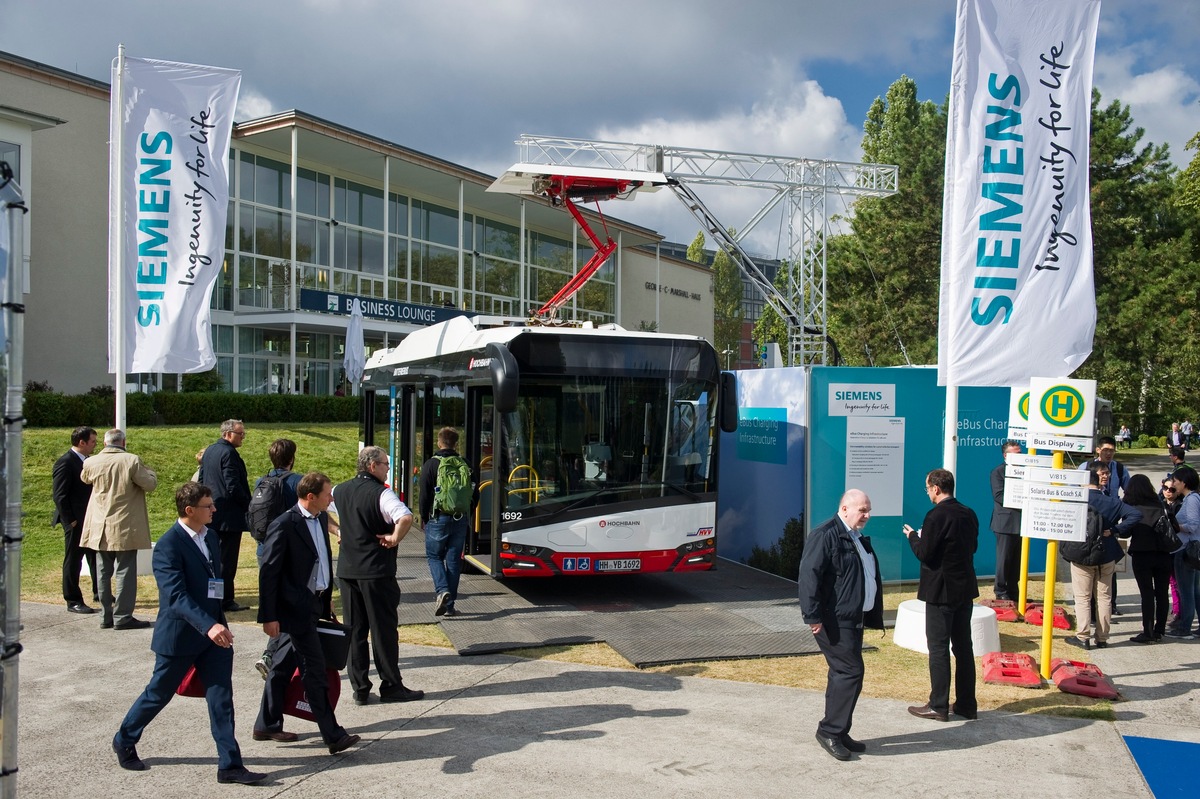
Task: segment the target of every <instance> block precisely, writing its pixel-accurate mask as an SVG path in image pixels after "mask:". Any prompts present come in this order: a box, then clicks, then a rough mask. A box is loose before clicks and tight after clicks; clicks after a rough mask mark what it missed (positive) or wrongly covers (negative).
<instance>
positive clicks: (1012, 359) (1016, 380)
mask: <svg viewBox="0 0 1200 799" xmlns="http://www.w3.org/2000/svg"><path fill="white" fill-rule="evenodd" d="M1099 16H1100V2H1099V0H958V22H957V28H956V31H955V35H954V65H953V70H952V75H951V86H950V111H949V119H948V125H947V134H946V189H945V202H944V205H943V212H942V213H943V221H942V280H941V299H940V319H939V325H938V384H939V385H958V386H1011V385H1017V384H1022V383H1024V382H1026V381H1027V380H1028V379H1029V378H1030V377H1031V376H1033V375H1038V376H1049V377H1060V376H1064V377H1065V376H1066V375H1069V374H1070V373H1071V372H1072V371H1074V369H1075V368H1076V367H1078V366H1079V365H1080V364H1082V363H1083V362H1084V361H1085V360H1087V357H1088V355H1090V354H1091V352H1092V334H1093V333H1094V331H1095V327H1096V298H1095V289H1094V286H1093V282H1092V224H1091V212H1090V209H1089V206H1088V129H1089V124H1090V121H1091V98H1092V59H1093V55H1094V52H1095V43H1096V23H1097V20H1098V18H1099Z"/></svg>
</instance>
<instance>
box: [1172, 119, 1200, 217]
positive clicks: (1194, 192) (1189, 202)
mask: <svg viewBox="0 0 1200 799" xmlns="http://www.w3.org/2000/svg"><path fill="white" fill-rule="evenodd" d="M1186 148H1187V149H1188V150H1195V151H1196V154H1195V155H1193V156H1192V161H1191V163H1189V164H1188V165H1187V169H1185V170H1183V172H1181V173H1180V174H1179V194H1178V195H1177V196H1176V202H1178V203H1179V204H1180V205H1181V206H1183V207H1184V208H1188V209H1190V210H1191V211H1192V212H1194V213H1196V214H1200V133H1197V134H1196V135H1195V136H1193V137H1192V138H1190V139H1189V140H1188V143H1187V145H1186Z"/></svg>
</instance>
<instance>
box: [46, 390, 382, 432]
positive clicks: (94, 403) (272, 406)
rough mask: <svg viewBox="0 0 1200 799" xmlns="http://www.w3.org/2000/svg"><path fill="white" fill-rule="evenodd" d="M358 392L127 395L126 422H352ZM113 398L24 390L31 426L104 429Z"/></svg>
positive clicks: (108, 424)
mask: <svg viewBox="0 0 1200 799" xmlns="http://www.w3.org/2000/svg"><path fill="white" fill-rule="evenodd" d="M360 403H361V400H360V398H359V397H323V396H311V395H308V394H232V393H224V392H190V391H185V392H182V393H174V392H168V391H160V392H157V393H155V394H128V395H126V406H125V407H126V410H125V419H126V421H125V424H126V426H127V427H144V426H148V425H158V424H211V423H215V422H221V421H224V420H225V419H241V420H242V421H244V422H353V421H356V420H357V419H358V416H359V406H360ZM114 410H115V400H114V399H113V397H111V396H109V397H98V396H94V395H91V394H78V395H66V394H58V393H54V392H46V391H35V392H30V393H27V394H26V395H25V420H26V421H25V423H26V425H28V426H29V427H75V426H77V425H81V424H85V425H88V426H90V427H95V428H97V429H106V428H108V427H111V426H112V424H113V418H114Z"/></svg>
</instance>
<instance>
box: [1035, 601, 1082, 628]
mask: <svg viewBox="0 0 1200 799" xmlns="http://www.w3.org/2000/svg"><path fill="white" fill-rule="evenodd" d="M1043 615H1044V611H1043V610H1042V606H1041V605H1029V604H1027V605H1025V621H1027V622H1029V623H1030V624H1032V625H1035V626H1037V627H1040V626H1041V625H1042V618H1043ZM1052 626H1053V627H1054V629H1056V630H1069V629H1071V620H1070V619H1068V618H1067V611H1066V610H1065V609H1064V608H1062V607H1060V606H1059V605H1055V606H1054V620H1053V622H1052Z"/></svg>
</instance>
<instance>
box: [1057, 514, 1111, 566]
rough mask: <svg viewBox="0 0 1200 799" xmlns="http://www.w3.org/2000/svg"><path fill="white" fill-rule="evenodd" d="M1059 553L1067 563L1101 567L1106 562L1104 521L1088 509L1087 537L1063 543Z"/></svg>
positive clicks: (1059, 547)
mask: <svg viewBox="0 0 1200 799" xmlns="http://www.w3.org/2000/svg"><path fill="white" fill-rule="evenodd" d="M1058 552H1059V554H1060V555H1062V557H1063V560H1065V561H1067V563H1074V564H1077V565H1079V566H1099V565H1100V564H1101V563H1103V562H1104V555H1105V552H1104V520H1103V519H1101V518H1100V514H1099V513H1096V511H1094V510H1092V509H1091V508H1088V510H1087V537H1086V538H1085V539H1084V540H1082V541H1063V542H1062V543H1061V544H1059V546H1058Z"/></svg>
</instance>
